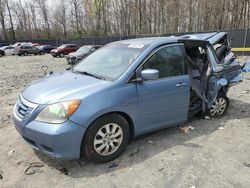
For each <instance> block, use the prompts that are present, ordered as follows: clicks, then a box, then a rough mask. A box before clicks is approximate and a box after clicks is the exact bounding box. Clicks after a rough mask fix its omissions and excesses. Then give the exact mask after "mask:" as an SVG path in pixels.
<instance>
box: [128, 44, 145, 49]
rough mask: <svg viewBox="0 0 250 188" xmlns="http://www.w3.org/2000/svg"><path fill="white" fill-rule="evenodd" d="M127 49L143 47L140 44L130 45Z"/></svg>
mask: <svg viewBox="0 0 250 188" xmlns="http://www.w3.org/2000/svg"><path fill="white" fill-rule="evenodd" d="M128 47H129V48H143V47H144V45H142V44H130V45H129V46H128Z"/></svg>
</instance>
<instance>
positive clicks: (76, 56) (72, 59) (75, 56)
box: [66, 45, 101, 65]
mask: <svg viewBox="0 0 250 188" xmlns="http://www.w3.org/2000/svg"><path fill="white" fill-rule="evenodd" d="M99 48H101V45H86V46H82V47H81V48H79V49H78V50H77V51H76V52H73V53H70V54H69V55H67V56H66V58H67V61H68V64H72V65H74V64H76V63H77V62H79V61H80V60H82V59H83V58H85V57H87V56H88V55H89V54H91V53H93V52H94V51H96V50H97V49H99Z"/></svg>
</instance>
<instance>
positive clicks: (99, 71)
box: [73, 44, 146, 80]
mask: <svg viewBox="0 0 250 188" xmlns="http://www.w3.org/2000/svg"><path fill="white" fill-rule="evenodd" d="M145 48H146V46H144V45H141V46H139V47H138V45H137V46H136V45H131V44H110V45H107V46H105V47H103V48H101V49H100V50H98V51H96V52H95V53H92V54H91V55H89V56H88V57H86V58H85V59H83V60H82V61H81V62H80V63H78V64H77V65H76V66H75V67H74V68H73V70H74V71H76V72H88V73H91V74H93V75H96V76H99V77H103V78H106V79H108V80H116V79H117V78H118V77H119V76H121V75H122V74H123V73H124V72H125V71H126V70H127V69H128V67H129V66H130V65H131V64H132V63H133V61H134V60H135V59H136V58H137V57H138V56H139V54H140V53H141V52H142V51H143V50H144V49H145Z"/></svg>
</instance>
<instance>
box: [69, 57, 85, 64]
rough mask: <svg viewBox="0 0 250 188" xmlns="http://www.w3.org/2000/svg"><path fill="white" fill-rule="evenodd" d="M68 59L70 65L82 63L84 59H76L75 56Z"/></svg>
mask: <svg viewBox="0 0 250 188" xmlns="http://www.w3.org/2000/svg"><path fill="white" fill-rule="evenodd" d="M66 59H67V61H68V63H69V64H76V63H77V62H78V61H80V60H81V59H82V58H81V57H75V56H69V55H67V56H66Z"/></svg>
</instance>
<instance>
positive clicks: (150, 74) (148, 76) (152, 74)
mask: <svg viewBox="0 0 250 188" xmlns="http://www.w3.org/2000/svg"><path fill="white" fill-rule="evenodd" d="M141 79H142V80H145V81H147V80H157V79H159V71H158V70H156V69H145V70H143V71H141Z"/></svg>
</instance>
